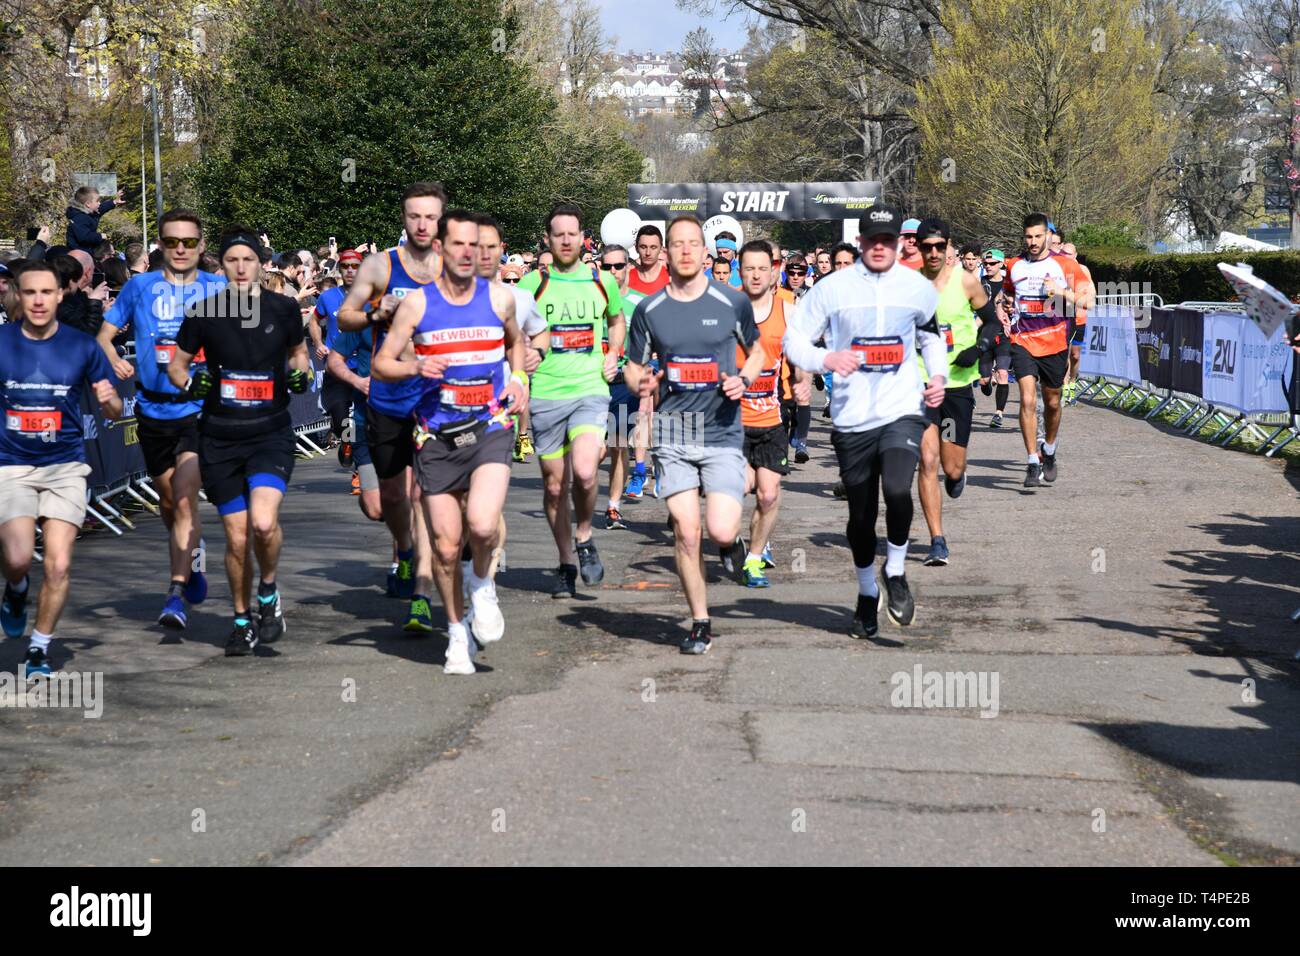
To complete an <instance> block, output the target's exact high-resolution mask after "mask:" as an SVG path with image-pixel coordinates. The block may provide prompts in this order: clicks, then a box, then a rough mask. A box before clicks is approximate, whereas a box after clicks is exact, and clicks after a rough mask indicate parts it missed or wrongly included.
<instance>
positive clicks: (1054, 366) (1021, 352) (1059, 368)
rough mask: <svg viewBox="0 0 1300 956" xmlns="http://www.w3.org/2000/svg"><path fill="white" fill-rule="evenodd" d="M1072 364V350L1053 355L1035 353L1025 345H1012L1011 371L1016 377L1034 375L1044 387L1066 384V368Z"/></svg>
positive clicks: (1056, 386) (1058, 386) (1057, 386)
mask: <svg viewBox="0 0 1300 956" xmlns="http://www.w3.org/2000/svg"><path fill="white" fill-rule="evenodd" d="M1069 364H1070V350H1069V349H1068V348H1067V349H1064V350H1062V351H1060V352H1056V353H1054V354H1052V355H1034V354H1032V353H1031V352H1030V351H1029V350H1028V349H1027V348H1025V347H1024V346H1023V345H1015V344H1013V345H1012V346H1011V371H1013V372H1015V373H1016V379H1017V380H1019V379H1022V378H1029V377H1031V376H1032V377H1033V378H1036V379H1038V384H1039V385H1040V386H1042V387H1043V388H1060V387H1061V386H1062V385H1064V384H1065V370H1066V368H1067V367H1068V366H1069Z"/></svg>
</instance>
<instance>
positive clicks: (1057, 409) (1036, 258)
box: [1002, 212, 1087, 488]
mask: <svg viewBox="0 0 1300 956" xmlns="http://www.w3.org/2000/svg"><path fill="white" fill-rule="evenodd" d="M1024 230H1025V250H1026V254H1025V255H1024V256H1016V257H1015V258H1014V259H1011V260H1009V261H1008V262H1007V277H1006V279H1005V280H1004V282H1003V286H1002V288H1003V292H1004V293H1005V294H1006V295H1007V296H1008V297H1012V296H1014V297H1015V305H1014V309H1013V313H1012V320H1011V321H1012V324H1011V369H1012V371H1013V372H1015V373H1016V383H1017V384H1018V385H1019V386H1020V434H1021V435H1022V436H1023V437H1024V440H1025V451H1026V452H1027V453H1028V466H1027V468H1026V469H1025V487H1026V488H1037V487H1039V486H1040V485H1041V484H1042V483H1043V482H1044V481H1046V482H1053V481H1055V480H1056V438H1057V433H1058V431H1059V429H1060V427H1061V386H1062V385H1063V384H1064V383H1065V373H1066V370H1067V366H1068V364H1069V361H1068V360H1069V342H1068V341H1067V337H1066V324H1067V322H1068V320H1069V316H1070V315H1071V314H1073V311H1074V308H1075V305H1076V303H1077V301H1078V299H1079V295H1085V293H1086V280H1085V279H1084V277H1083V273H1082V272H1081V271H1080V269H1079V265H1078V263H1076V262H1075V261H1074V260H1073V259H1071V258H1069V257H1068V256H1054V255H1052V254H1051V253H1050V252H1049V251H1048V220H1047V217H1046V216H1044V215H1043V214H1042V213H1041V212H1033V213H1030V214H1029V215H1028V216H1026V217H1025V220H1024ZM1076 289H1078V290H1079V293H1076V292H1075V290H1076ZM1084 301H1085V303H1086V301H1087V300H1086V295H1085V298H1084ZM1039 387H1041V388H1042V390H1043V418H1044V433H1043V438H1044V440H1043V443H1042V444H1038V443H1037V439H1038V410H1037V408H1036V405H1037V402H1038V389H1039Z"/></svg>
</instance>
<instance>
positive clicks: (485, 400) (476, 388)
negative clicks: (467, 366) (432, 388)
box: [438, 378, 496, 411]
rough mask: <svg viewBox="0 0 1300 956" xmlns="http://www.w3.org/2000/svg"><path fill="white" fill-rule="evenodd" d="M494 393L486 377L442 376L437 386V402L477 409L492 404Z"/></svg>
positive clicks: (466, 409) (459, 407)
mask: <svg viewBox="0 0 1300 956" xmlns="http://www.w3.org/2000/svg"><path fill="white" fill-rule="evenodd" d="M494 398H496V395H495V393H494V391H493V389H492V380H491V379H486V378H474V379H449V378H444V379H443V380H442V385H440V386H439V388H438V403H439V404H441V405H446V406H449V407H451V408H455V409H461V410H465V411H478V410H480V409H484V408H487V407H488V406H489V405H491V404H492V400H493V399H494Z"/></svg>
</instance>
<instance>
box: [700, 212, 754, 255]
mask: <svg viewBox="0 0 1300 956" xmlns="http://www.w3.org/2000/svg"><path fill="white" fill-rule="evenodd" d="M720 232H729V233H731V234H732V235H734V236H735V237H736V248H737V249H739V248H740V247H741V246H743V245H744V244H745V231H744V230H743V229H741V228H740V223H738V222H737V221H736V220H735V219H733V218H732V217H731V216H714V217H713V218H712V219H709V220H708V221H707V222H705V223H704V244H705V245H706V246H708V247H709V255H711V256H716V255H717V254H718V247H717V246H716V245H714V242H715V240H716V239H717V236H718V233H720Z"/></svg>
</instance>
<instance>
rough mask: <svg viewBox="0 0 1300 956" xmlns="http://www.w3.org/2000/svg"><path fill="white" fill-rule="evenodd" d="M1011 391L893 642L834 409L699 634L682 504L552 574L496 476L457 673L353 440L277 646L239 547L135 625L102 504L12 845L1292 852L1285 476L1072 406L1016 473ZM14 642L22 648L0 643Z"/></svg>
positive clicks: (917, 551) (9, 743)
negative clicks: (935, 690) (494, 537)
mask: <svg viewBox="0 0 1300 956" xmlns="http://www.w3.org/2000/svg"><path fill="white" fill-rule="evenodd" d="M990 408H991V407H990V405H989V404H988V400H984V399H981V405H980V408H979V410H978V411H977V413H976V420H977V424H976V431H975V434H974V436H973V438H972V443H971V467H970V482H969V487H968V489H967V491H966V493H965V495H964V496H963V497H962V498H961V499H960V500H959V501H956V502H948V507H947V509H946V511H945V523H946V526H947V527H946V532H947V537H948V541H949V545H950V547H951V548H952V552H953V559H952V563H951V564H950V565H949V566H948V567H946V568H926V567H923V566H922V565H921V563H920V559H921V556H922V554H923V551H924V546H925V545H926V544H928V536H927V535H926V534H925V532H924V524H923V521H922V518H921V515H920V511H919V508H918V510H917V516H916V519H915V522H914V524H913V550H912V555H911V558H910V559H909V563H908V571H907V573H908V578H909V581H910V582H911V584H912V588H913V592H914V594H915V595H916V597H917V603H918V611H917V620H916V623H915V624H914V625H913V626H912V627H911V628H908V629H905V630H904V629H900V628H896V627H893V626H892V625H889V624H885V625H884V627H883V628H882V633H881V636H880V638H879V639H878V640H877V641H875V642H858V641H853V640H850V639H849V638H848V637H847V636H846V635H847V625H848V620H849V614H850V613H851V607H852V604H853V601H854V594H855V593H856V587H855V578H854V573H853V569H852V566H851V561H850V558H849V553H848V551H847V549H846V547H845V545H844V538H843V524H844V520H845V511H846V509H845V506H844V505H843V504H842V503H841V502H838V501H836V500H835V499H834V498H833V497H832V496H831V495H830V486H831V483H832V482H833V481H834V477H835V476H834V472H833V462H832V456H831V454H830V448H829V440H828V436H827V433H826V431H825V430H824V428H823V427H822V424H821V423H820V421H818V424H817V426H816V428H815V433H814V436H813V451H814V455H813V461H812V462H810V463H809V464H808V465H806V466H802V467H798V468H797V469H796V471H795V472H794V473H793V474H792V475H791V476H790V478H789V479H788V481H787V483H786V492H785V497H784V502H783V511H782V516H781V518H780V520H779V523H778V527H777V532H776V535H775V540H774V549H775V551H776V555H777V560H778V564H779V567H778V568H777V569H776V570H775V571H774V572H772V574H771V578H772V582H773V586H772V587H771V588H770V589H768V590H766V591H757V590H746V589H744V588H742V587H739V586H737V585H735V584H734V583H732V582H730V581H727V580H722V579H721V578H715V580H714V581H713V582H712V583H711V585H710V600H711V602H712V604H713V608H714V611H713V616H714V621H715V630H716V631H717V632H718V634H719V635H720V637H719V640H718V641H717V646H716V647H715V649H714V650H713V652H712V653H710V654H709V655H707V656H706V657H704V658H686V657H682V656H680V655H679V654H678V653H677V652H676V649H675V647H673V646H671V645H670V644H667V643H663V642H664V641H665V640H668V639H672V638H675V637H676V636H677V635H679V634H680V633H681V628H683V627H684V626H685V619H686V617H687V615H686V609H685V604H684V601H683V600H682V595H681V593H680V590H679V589H678V588H677V585H676V580H675V577H674V576H673V574H672V565H671V548H670V540H669V538H668V536H667V532H666V530H665V528H664V517H665V514H666V512H665V508H664V505H663V503H662V502H659V501H655V500H652V499H646V500H644V501H642V502H640V503H635V504H633V503H629V504H627V505H625V509H624V510H625V515H626V517H627V519H628V521H629V524H630V525H631V528H630V530H627V531H614V532H607V531H603V530H602V531H598V532H597V542H598V544H599V546H600V548H601V551H602V554H603V556H604V559H605V564H606V566H607V569H608V574H607V578H606V581H605V583H604V584H603V585H602V586H600V587H598V588H581V590H580V593H579V597H578V598H577V599H576V600H563V601H553V600H552V599H551V598H550V597H549V596H548V595H547V594H546V593H545V590H544V589H545V588H546V586H547V584H548V583H549V571H550V569H551V568H552V567H553V566H554V564H555V563H556V559H555V555H554V549H553V545H552V544H551V543H550V539H549V532H548V530H547V528H546V525H545V522H544V519H543V518H542V515H541V511H540V481H539V478H538V475H537V471H536V466H535V465H531V464H530V465H518V466H516V468H515V477H514V481H513V483H512V488H511V494H510V500H509V505H508V513H507V522H508V524H509V529H510V543H509V547H508V560H507V570H506V571H504V572H503V573H502V574H500V575H499V577H498V585H499V590H500V594H501V599H502V604H503V609H504V612H505V616H506V621H507V634H506V638H505V640H504V641H502V642H501V643H500V644H498V645H495V646H494V647H492V648H491V650H490V652H489V653H487V654H485V655H482V656H481V657H480V659H479V664H480V671H479V673H478V674H477V675H475V676H474V677H471V678H466V677H449V676H444V675H443V674H442V669H441V663H442V654H443V649H444V646H445V636H444V635H443V634H442V633H441V632H439V633H437V634H435V635H433V636H432V637H426V638H423V639H421V638H413V637H410V636H408V635H405V634H403V633H402V632H401V631H400V630H398V629H397V627H396V622H397V620H398V618H399V613H400V611H401V608H400V607H399V605H398V603H397V602H395V601H393V600H391V599H387V598H385V597H384V596H383V594H382V583H383V582H382V579H383V573H384V570H385V568H386V561H387V544H386V541H385V536H384V534H383V532H382V530H381V528H380V527H379V526H378V525H374V524H371V523H368V522H366V521H365V520H364V518H363V517H362V516H361V515H360V513H359V512H358V510H357V509H356V506H355V503H354V501H353V499H352V498H351V497H350V496H349V495H348V493H347V476H346V474H345V473H344V472H343V471H342V470H340V469H339V468H337V466H336V465H335V464H334V462H333V459H332V458H330V459H322V460H317V461H313V462H300V463H299V466H298V468H297V471H296V472H295V475H294V480H293V482H292V486H291V491H290V494H289V496H288V499H287V501H286V506H285V509H284V526H285V538H286V543H285V556H284V565H283V570H282V573H281V583H282V588H283V591H284V594H285V598H286V602H287V619H288V623H289V632H288V634H287V635H286V636H285V637H284V638H283V639H282V640H281V641H280V642H279V643H277V644H276V645H274V648H273V649H270V650H267V651H266V652H264V653H261V654H259V655H258V656H257V657H256V658H243V659H232V660H227V659H225V658H224V657H222V656H221V648H222V645H223V643H224V640H225V636H226V632H227V630H228V628H229V605H228V591H227V589H226V587H225V585H224V582H223V581H222V580H221V575H220V567H219V561H218V560H215V559H214V561H213V572H214V573H212V575H211V576H212V578H213V582H214V586H213V588H212V595H211V597H210V598H209V602H208V603H207V604H205V605H204V606H202V607H201V608H199V609H198V610H197V611H196V613H195V614H194V616H193V618H192V621H191V628H190V630H189V631H188V632H186V633H185V635H184V639H183V641H180V642H177V641H175V640H174V639H172V640H169V639H168V638H167V637H166V636H165V635H164V633H163V632H162V630H161V629H160V628H158V627H157V626H156V625H153V624H152V623H151V622H152V621H153V620H154V619H155V617H156V615H157V612H158V609H159V607H160V605H161V599H162V590H161V589H160V586H159V585H160V584H161V583H163V582H164V581H165V578H164V573H165V572H164V557H163V553H164V551H163V549H164V537H163V534H162V528H161V524H160V523H159V522H158V521H157V519H155V518H152V517H150V516H148V515H142V516H141V517H140V519H139V522H138V524H139V527H138V529H137V530H136V531H134V532H130V533H128V534H127V535H126V536H124V537H123V538H120V539H112V538H110V537H109V536H108V535H107V534H104V533H99V534H95V535H91V536H89V537H86V538H84V539H83V540H82V541H81V542H80V543H79V545H78V550H77V555H76V559H75V562H74V570H73V578H74V585H73V586H74V592H73V597H72V601H71V606H70V610H69V613H68V614H67V615H66V616H65V622H64V623H63V625H62V626H61V628H60V631H59V634H58V638H57V645H56V646H57V648H58V650H57V652H56V653H55V655H54V657H53V660H54V664H55V666H56V667H59V668H62V669H63V670H65V671H66V670H77V671H87V672H94V671H99V672H102V673H103V674H104V686H105V693H104V711H103V716H102V717H101V718H99V719H85V718H84V717H83V716H82V714H81V712H80V711H70V710H58V709H44V710H31V709H12V708H9V709H0V862H4V863H7V864H25V865H38V864H74V865H83V864H86V865H92V864H98V865H104V864H130V865H137V864H138V865H149V864H152V865H177V864H253V863H290V862H292V863H296V864H305V865H312V864H442V863H456V864H580V863H621V864H660V863H667V864H672V863H724V864H725V863H737V864H762V863H768V864H787V863H789V864H827V863H835V864H862V863H872V864H904V865H910V864H1012V863H1029V864H1089V865H1092V864H1096V865H1112V864H1124V865H1133V864H1136V865H1152V866H1156V865H1169V864H1175V865H1178V864H1211V865H1213V864H1218V863H1221V862H1257V863H1293V862H1295V860H1296V859H1297V857H1300V734H1297V731H1296V728H1297V726H1300V680H1298V678H1300V669H1298V668H1297V665H1296V663H1295V662H1293V661H1292V655H1293V653H1294V651H1295V650H1296V648H1297V647H1300V629H1298V628H1296V627H1295V626H1294V625H1292V624H1290V622H1289V621H1288V620H1287V615H1288V614H1289V613H1290V611H1291V610H1292V609H1293V608H1295V607H1296V606H1297V605H1300V587H1298V586H1297V582H1298V581H1300V558H1297V556H1296V554H1295V553H1294V550H1295V542H1296V541H1297V540H1300V509H1298V508H1297V487H1298V486H1300V480H1298V479H1297V476H1296V475H1295V474H1294V473H1291V474H1287V473H1286V472H1285V471H1284V470H1283V466H1281V465H1280V464H1279V463H1277V462H1273V461H1266V460H1263V459H1260V458H1258V457H1252V456H1247V455H1243V454H1237V453H1232V452H1227V451H1224V450H1221V449H1218V448H1213V447H1209V446H1206V445H1203V444H1198V443H1196V442H1194V441H1191V440H1188V439H1184V438H1181V437H1178V436H1176V435H1172V434H1168V433H1166V432H1164V431H1162V430H1160V429H1159V428H1157V427H1153V426H1152V425H1150V424H1148V423H1145V422H1141V421H1136V420H1132V419H1129V418H1126V417H1124V416H1122V415H1120V414H1117V413H1115V412H1111V411H1106V410H1101V409H1095V408H1088V407H1078V408H1072V409H1069V410H1068V412H1067V416H1066V420H1065V424H1064V428H1063V438H1062V444H1061V451H1060V463H1061V466H1060V467H1061V476H1060V479H1059V481H1058V482H1057V483H1056V485H1055V486H1053V487H1046V488H1043V489H1041V490H1039V491H1038V492H1036V493H1026V492H1024V491H1023V490H1022V489H1021V487H1020V480H1021V476H1022V474H1023V465H1022V464H1021V455H1022V452H1023V449H1022V448H1021V447H1020V442H1019V437H1018V435H1016V434H1014V433H1013V432H1011V431H1010V430H1003V431H1001V432H994V431H990V430H989V429H987V427H986V426H985V422H986V421H987V417H988V416H987V413H988V411H989V410H990ZM1010 411H1012V413H1014V411H1015V405H1014V403H1013V405H1012V407H1011V409H1010ZM601 504H602V506H603V504H604V495H602V497H601ZM204 514H205V518H206V519H207V520H208V523H209V527H208V530H207V531H206V533H205V536H206V537H207V539H208V543H209V546H210V548H211V549H212V552H213V553H214V554H219V552H220V548H221V534H220V531H219V527H218V526H217V522H216V516H215V512H214V511H212V510H211V509H210V508H206V507H205V512H204ZM882 537H883V531H882ZM580 587H581V586H580ZM22 650H23V643H22V642H18V641H10V642H7V643H6V644H4V645H2V646H0V671H9V672H11V673H12V672H13V670H14V669H15V667H16V666H17V664H18V662H19V660H20V658H21V654H22ZM917 667H919V668H920V674H921V684H922V686H925V682H926V681H927V680H931V679H932V678H931V677H930V675H931V674H935V675H937V679H939V680H940V681H942V680H943V678H944V677H945V675H956V674H966V673H969V674H971V675H973V676H972V680H973V681H975V682H977V683H978V682H979V681H981V680H982V681H983V685H982V686H983V689H984V691H985V694H984V698H983V704H982V705H981V704H980V703H979V702H978V701H974V700H964V701H961V700H956V699H955V698H954V697H953V696H952V694H951V693H950V694H949V695H948V696H947V697H946V698H945V697H944V696H943V695H938V696H936V697H933V698H926V697H925V696H924V695H922V694H920V693H918V694H917V695H916V698H915V699H913V698H912V697H910V696H908V697H906V698H904V699H901V700H900V694H901V693H902V687H903V685H902V680H903V676H906V677H908V678H911V677H912V676H913V675H915V674H916V673H917V672H916V670H915V669H916V668H917ZM949 679H950V681H951V678H949ZM995 681H996V694H993V690H994V686H995V685H994V682H995ZM1244 682H1251V683H1244ZM955 686H956V685H953V687H954V688H955ZM900 704H903V705H905V706H899V705H900ZM911 704H916V705H918V706H906V705H911ZM958 704H961V705H963V706H957V705H958ZM930 705H939V706H930ZM981 710H982V711H983V712H984V713H986V714H989V716H983V717H982V716H980V713H981ZM993 710H996V716H993V715H992V714H991V713H990V712H991V711H993Z"/></svg>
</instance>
